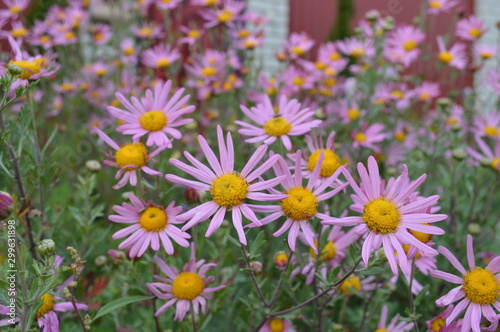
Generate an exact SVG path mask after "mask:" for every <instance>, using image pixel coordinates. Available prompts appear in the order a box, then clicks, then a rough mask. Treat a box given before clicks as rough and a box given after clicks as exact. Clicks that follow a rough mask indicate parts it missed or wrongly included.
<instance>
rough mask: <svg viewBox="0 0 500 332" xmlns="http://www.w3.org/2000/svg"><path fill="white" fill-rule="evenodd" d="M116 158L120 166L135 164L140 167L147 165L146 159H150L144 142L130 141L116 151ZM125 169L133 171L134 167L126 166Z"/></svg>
mask: <svg viewBox="0 0 500 332" xmlns="http://www.w3.org/2000/svg"><path fill="white" fill-rule="evenodd" d="M115 158H116V163H117V164H118V167H120V168H122V167H125V166H127V165H134V166H136V167H138V168H139V167H142V166H144V165H146V161H147V160H148V151H147V150H146V147H145V146H144V144H142V143H129V144H126V145H124V146H122V147H121V148H120V149H119V150H118V151H116V156H115ZM125 170H126V171H131V170H133V168H126V169H125Z"/></svg>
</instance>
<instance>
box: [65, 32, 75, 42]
mask: <svg viewBox="0 0 500 332" xmlns="http://www.w3.org/2000/svg"><path fill="white" fill-rule="evenodd" d="M64 38H66V40H70V39H74V38H76V35H75V33H74V32H73V31H68V32H66V33H65V34H64Z"/></svg>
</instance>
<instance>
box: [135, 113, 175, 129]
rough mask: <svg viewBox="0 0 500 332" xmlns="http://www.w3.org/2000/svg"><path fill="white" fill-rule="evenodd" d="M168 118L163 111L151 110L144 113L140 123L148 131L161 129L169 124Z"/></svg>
mask: <svg viewBox="0 0 500 332" xmlns="http://www.w3.org/2000/svg"><path fill="white" fill-rule="evenodd" d="M167 122H168V119H167V116H166V115H165V113H163V112H162V111H150V112H147V113H144V114H143V115H142V116H141V118H140V120H139V123H140V124H141V126H142V128H144V129H146V130H147V131H160V130H162V129H163V128H165V126H166V125H167Z"/></svg>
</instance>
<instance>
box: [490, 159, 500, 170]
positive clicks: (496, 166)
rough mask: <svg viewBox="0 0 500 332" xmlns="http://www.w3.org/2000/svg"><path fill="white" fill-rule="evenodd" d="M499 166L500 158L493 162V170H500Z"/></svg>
mask: <svg viewBox="0 0 500 332" xmlns="http://www.w3.org/2000/svg"><path fill="white" fill-rule="evenodd" d="M498 165H500V157H496V158H493V159H492V160H491V167H492V168H493V169H498Z"/></svg>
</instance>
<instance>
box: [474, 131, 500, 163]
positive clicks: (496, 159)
mask: <svg viewBox="0 0 500 332" xmlns="http://www.w3.org/2000/svg"><path fill="white" fill-rule="evenodd" d="M475 139H476V144H477V146H479V149H480V150H481V152H482V154H481V153H479V152H477V151H476V150H474V149H472V148H469V147H468V148H466V151H467V153H468V154H470V155H471V156H472V158H474V159H476V160H477V161H478V162H480V163H482V162H484V161H487V162H489V163H490V165H491V168H493V169H494V170H496V171H500V140H496V142H495V149H494V150H492V149H491V148H490V147H489V146H488V144H486V142H485V141H483V140H482V139H481V138H480V137H479V136H475Z"/></svg>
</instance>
